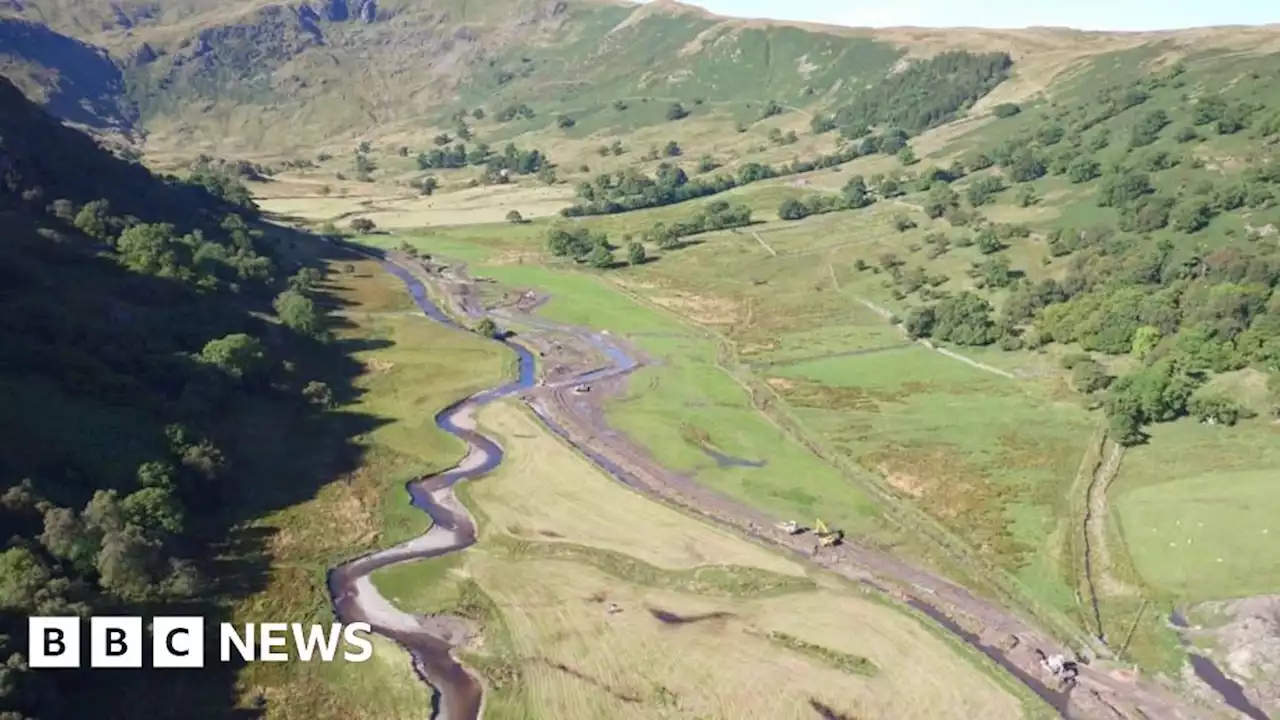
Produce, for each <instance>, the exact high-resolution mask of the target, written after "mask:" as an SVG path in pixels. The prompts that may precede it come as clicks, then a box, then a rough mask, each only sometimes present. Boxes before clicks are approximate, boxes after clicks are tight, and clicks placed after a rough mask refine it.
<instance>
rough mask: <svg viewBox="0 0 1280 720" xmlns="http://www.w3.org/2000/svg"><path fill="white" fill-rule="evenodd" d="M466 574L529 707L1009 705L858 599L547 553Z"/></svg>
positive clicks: (773, 709) (991, 710) (606, 712)
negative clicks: (684, 585)
mask: <svg viewBox="0 0 1280 720" xmlns="http://www.w3.org/2000/svg"><path fill="white" fill-rule="evenodd" d="M471 571H472V573H473V575H474V577H475V579H476V580H477V581H478V582H479V583H480V584H481V585H482V586H483V587H485V588H486V590H487V591H488V592H489V594H490V595H491V596H492V597H493V599H494V601H495V603H496V605H497V606H498V608H499V609H500V610H501V611H502V613H503V616H504V619H505V625H506V627H507V629H508V630H509V632H510V634H511V636H512V640H513V654H514V655H515V656H516V658H518V662H520V663H521V664H522V665H523V667H524V674H525V677H526V678H527V683H528V691H527V694H528V702H529V705H530V710H531V711H532V713H533V714H534V715H535V716H538V717H557V718H567V719H571V718H573V719H576V718H583V719H586V718H600V717H608V718H636V719H637V720H639V719H641V718H643V719H645V720H648V719H649V718H653V717H660V716H665V715H667V714H669V713H673V712H674V713H678V714H679V715H681V716H691V717H700V716H701V717H735V718H762V719H763V718H768V719H769V720H775V719H783V718H797V720H798V719H800V718H804V719H806V720H807V719H808V718H812V717H813V710H812V706H811V702H812V701H817V702H819V703H821V704H823V705H827V706H829V707H832V708H834V709H837V710H838V711H840V712H842V713H846V714H848V715H849V716H852V717H858V718H866V719H868V720H870V719H872V718H884V719H885V720H888V719H890V718H892V719H893V720H911V719H913V718H936V717H942V716H954V717H982V718H1015V717H1021V715H1022V712H1021V707H1020V705H1019V703H1018V701H1017V700H1016V699H1015V698H1013V697H1012V696H1011V695H1009V694H1007V693H1005V692H1004V691H1003V690H1001V689H1000V688H999V687H998V686H997V685H996V684H995V682H994V681H993V680H991V679H990V678H988V677H986V676H984V675H983V674H982V673H981V671H979V670H977V669H976V668H974V667H973V666H971V665H969V664H968V663H967V662H966V661H965V660H964V659H963V658H961V657H960V656H959V655H957V654H956V653H955V652H954V650H953V649H952V648H951V647H949V646H948V645H947V644H946V643H945V642H944V641H942V640H940V639H938V638H937V637H935V636H933V635H931V634H930V633H928V632H927V631H926V630H924V629H923V628H922V627H921V626H920V625H919V624H918V623H917V622H916V621H914V620H912V619H910V618H908V617H907V616H904V615H901V614H899V613H898V612H896V611H895V610H892V609H890V608H887V607H883V606H881V605H878V604H875V603H872V602H869V601H866V600H862V599H859V598H854V597H845V596H840V595H837V594H834V593H830V592H826V591H817V592H811V593H804V594H788V595H786V596H783V597H779V598H772V599H763V600H760V599H757V600H731V599H711V598H704V597H699V596H696V595H691V594H688V593H683V592H677V591H671V590H657V589H651V588H646V587H642V586H637V585H632V584H629V583H625V582H620V581H619V580H617V579H616V578H613V577H610V576H608V575H605V574H602V573H599V572H597V571H594V570H591V569H587V568H583V567H581V566H578V565H574V564H571V563H565V562H556V561H536V562H529V561H525V562H521V563H510V562H502V561H500V560H497V559H495V558H491V557H483V558H477V560H476V561H475V562H473V563H471ZM609 604H615V605H616V606H617V607H618V608H620V609H621V611H620V612H616V613H610V612H608V611H607V609H606V608H607V607H608V605H609ZM655 611H657V612H656V613H655ZM657 614H661V615H662V616H663V617H666V618H668V619H667V620H666V621H664V620H663V619H661V618H660V617H658V616H656V615H657ZM671 617H679V618H685V619H686V620H683V621H678V622H674V623H673V622H671V620H670V619H669V618H671ZM698 618H706V619H705V620H702V621H698V620H697V619H698ZM770 633H780V634H782V635H785V636H788V637H791V638H795V639H796V640H797V641H798V642H800V643H804V647H806V648H822V649H825V650H827V651H828V653H826V654H827V655H829V656H835V657H857V658H865V660H866V661H867V663H868V666H869V667H874V668H875V670H874V672H873V673H872V676H871V677H867V676H866V675H863V674H857V673H852V672H844V671H841V670H838V669H836V668H835V667H833V666H832V665H831V664H830V663H829V662H828V661H826V660H824V659H823V658H820V657H817V656H816V655H817V653H815V652H799V651H796V650H793V649H790V648H783V647H779V645H778V644H777V643H776V642H773V641H771V640H770V639H769V637H768V635H769V634H770Z"/></svg>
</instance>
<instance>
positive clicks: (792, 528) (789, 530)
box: [774, 520, 804, 535]
mask: <svg viewBox="0 0 1280 720" xmlns="http://www.w3.org/2000/svg"><path fill="white" fill-rule="evenodd" d="M774 527H776V528H778V529H779V530H781V531H783V532H785V533H786V534H788V535H799V534H800V533H802V532H804V528H802V527H800V523H798V522H796V521H795V520H787V521H785V522H780V523H776V524H774Z"/></svg>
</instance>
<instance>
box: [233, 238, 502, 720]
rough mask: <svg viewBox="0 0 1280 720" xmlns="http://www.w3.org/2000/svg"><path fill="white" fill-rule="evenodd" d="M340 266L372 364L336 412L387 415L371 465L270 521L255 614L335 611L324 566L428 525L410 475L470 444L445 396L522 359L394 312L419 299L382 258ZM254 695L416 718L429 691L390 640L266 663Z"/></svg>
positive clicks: (335, 711)
mask: <svg viewBox="0 0 1280 720" xmlns="http://www.w3.org/2000/svg"><path fill="white" fill-rule="evenodd" d="M347 264H348V263H345V262H334V263H332V265H331V272H332V274H331V276H330V277H331V280H330V282H329V283H328V284H327V288H326V289H327V291H328V294H329V295H330V296H331V297H332V298H333V300H334V301H335V304H336V305H339V306H341V307H342V308H343V311H344V313H343V315H342V316H341V319H340V320H339V324H340V325H341V327H340V328H339V329H338V333H337V334H338V338H339V342H347V343H353V344H355V343H361V344H363V345H364V346H365V347H366V348H367V349H364V350H358V351H356V353H355V357H356V358H358V359H359V360H360V361H361V362H362V363H363V364H364V365H365V368H366V372H365V375H364V377H363V378H362V379H361V381H360V383H359V387H360V391H361V394H360V396H359V397H358V398H356V399H354V400H352V401H350V402H349V403H347V404H345V405H343V406H341V407H339V408H338V409H337V410H335V412H344V411H345V412H353V413H354V412H361V413H368V414H370V415H372V416H374V417H377V418H379V419H380V420H381V424H379V425H378V426H377V427H376V429H374V430H372V431H371V432H369V433H368V434H367V435H366V436H364V437H363V438H361V444H362V445H363V447H364V449H365V454H364V458H365V461H364V463H363V465H362V466H361V467H360V468H358V469H357V470H355V471H354V472H352V473H351V474H350V475H349V476H348V477H346V478H345V479H344V481H343V482H334V483H330V484H328V485H326V486H324V488H323V489H322V490H321V491H320V492H319V493H318V494H317V495H316V497H315V498H314V499H312V500H310V501H308V502H304V503H301V504H299V505H296V506H293V507H290V508H288V509H287V510H284V511H281V512H279V513H277V514H275V515H273V516H271V517H268V518H266V519H265V520H263V522H262V529H263V530H264V531H274V535H273V537H272V541H271V545H270V556H271V560H272V570H271V575H270V580H269V582H268V583H267V586H266V588H265V589H264V590H263V591H262V592H261V593H259V594H258V595H256V596H253V597H250V598H248V599H247V600H246V601H245V602H244V603H243V604H242V605H241V606H239V607H237V608H236V616H237V617H244V618H263V617H271V618H289V619H291V620H294V621H307V620H311V619H314V620H316V621H321V622H324V621H327V619H328V618H329V617H331V610H330V607H329V600H328V594H327V590H326V588H325V571H326V570H327V568H328V567H330V566H332V565H334V564H336V563H337V562H340V561H341V560H343V559H344V558H347V557H350V556H352V555H355V554H358V553H359V552H361V551H362V550H365V549H372V548H375V547H381V546H385V545H389V544H392V543H395V542H397V541H399V540H403V539H405V538H408V537H411V536H413V535H416V534H419V533H421V532H423V531H424V530H426V528H427V523H428V522H429V520H428V519H427V517H426V516H425V515H423V514H422V513H421V512H419V511H417V510H413V509H412V508H410V506H409V505H408V502H407V500H406V497H405V494H404V483H405V481H407V480H409V479H410V478H412V477H415V476H417V475H420V474H422V473H426V472H431V471H435V470H440V469H442V468H445V467H448V466H449V465H451V464H453V463H454V462H455V461H456V460H457V459H458V457H459V456H460V455H461V454H462V453H463V452H464V447H463V446H462V445H461V444H460V443H458V441H456V440H455V439H454V438H452V437H451V436H449V435H447V434H446V433H443V432H441V431H439V430H438V429H436V427H435V425H434V423H433V422H432V418H433V417H434V415H435V413H436V412H437V411H438V410H439V409H441V408H443V407H444V406H445V405H447V404H449V403H450V402H452V401H454V400H456V399H457V398H460V397H463V396H465V395H467V394H469V393H471V392H473V391H475V390H477V389H480V388H483V387H487V386H489V385H493V384H496V383H498V382H500V381H501V380H502V378H503V377H505V376H506V374H507V372H508V369H509V368H508V363H509V362H511V359H510V358H509V357H508V356H507V354H506V353H504V352H503V351H502V350H501V348H500V347H498V346H496V345H493V344H490V343H485V342H484V341H482V340H479V339H478V338H476V337H474V336H472V335H470V334H467V333H463V332H459V331H454V330H449V329H446V328H443V327H441V326H439V325H437V324H435V323H431V322H429V321H427V320H426V319H420V318H417V317H408V316H403V315H387V314H385V313H397V312H401V311H403V310H405V309H407V308H409V307H410V306H411V303H410V301H409V299H408V295H407V293H406V292H405V291H404V288H403V286H402V285H401V284H400V283H399V281H398V280H396V279H395V278H393V277H391V276H390V275H388V274H386V273H385V272H383V271H382V270H381V269H380V268H379V267H378V265H377V264H376V263H374V262H372V261H367V260H362V261H353V262H351V263H350V264H351V265H352V266H353V269H354V272H345V269H344V266H345V265H347ZM240 684H241V686H242V688H243V690H244V692H245V694H246V697H250V698H251V697H252V696H253V695H255V694H258V693H261V694H262V695H263V697H265V698H266V700H267V703H268V706H269V707H270V708H271V711H272V716H273V717H280V718H314V717H338V716H342V717H350V718H370V719H373V718H377V719H378V720H382V719H383V718H417V717H422V714H423V712H425V710H424V708H426V707H427V706H428V704H429V702H430V692H429V691H428V690H427V688H425V687H424V686H422V685H421V684H420V683H419V682H418V681H417V679H416V677H415V676H414V675H413V670H412V667H411V664H410V662H409V657H408V655H407V654H406V653H404V652H403V651H401V650H400V649H399V648H397V647H396V646H395V645H393V644H391V643H388V642H382V641H379V642H378V643H377V645H376V648H375V653H374V660H373V661H372V662H369V663H363V664H357V665H351V664H347V663H342V662H337V663H333V664H325V663H312V664H299V663H285V664H275V663H259V664H253V665H250V666H248V667H247V668H246V669H245V670H244V671H243V672H242V673H241V675H240Z"/></svg>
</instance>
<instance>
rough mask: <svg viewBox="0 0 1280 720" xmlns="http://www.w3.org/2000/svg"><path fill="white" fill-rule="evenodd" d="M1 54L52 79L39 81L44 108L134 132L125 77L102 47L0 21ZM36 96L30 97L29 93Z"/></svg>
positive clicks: (84, 121)
mask: <svg viewBox="0 0 1280 720" xmlns="http://www.w3.org/2000/svg"><path fill="white" fill-rule="evenodd" d="M0 56H8V57H9V58H10V61H11V62H19V63H21V64H22V65H24V66H26V67H28V68H32V69H35V70H36V72H34V73H31V75H35V76H40V77H45V78H56V81H55V82H51V83H42V84H44V85H45V87H44V88H43V90H44V92H43V98H42V101H43V103H44V106H45V109H46V110H48V111H49V112H50V113H52V114H53V115H56V116H58V117H59V118H61V119H63V120H66V121H67V122H71V123H74V124H76V125H81V126H84V127H87V128H91V129H93V130H99V131H110V132H123V133H126V134H129V133H132V132H133V131H134V129H135V127H134V126H135V123H136V121H137V119H138V113H137V109H136V107H134V104H133V102H132V101H130V100H129V97H128V94H127V92H126V89H125V83H124V75H123V73H122V72H121V69H120V67H118V66H117V65H116V64H115V63H114V62H113V61H112V60H111V58H110V57H109V56H108V55H107V52H106V51H105V50H103V49H102V48H99V47H96V46H94V45H90V44H88V43H85V42H81V41H79V40H76V39H74V38H70V37H67V36H66V35H62V34H60V33H57V32H54V31H53V30H50V29H49V28H48V27H45V26H44V25H40V24H38V23H31V22H26V21H23V20H15V19H0ZM33 96H34V95H33Z"/></svg>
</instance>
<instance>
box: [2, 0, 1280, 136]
mask: <svg viewBox="0 0 1280 720" xmlns="http://www.w3.org/2000/svg"><path fill="white" fill-rule="evenodd" d="M15 8H16V9H15ZM33 22H34V23H37V25H34V26H33V25H30V23H33ZM18 24H21V25H18ZM19 26H21V27H25V28H27V29H28V30H27V32H28V34H30V33H32V32H34V30H31V28H34V27H41V26H43V28H44V30H43V32H44V33H45V34H46V35H47V38H46V40H45V41H44V42H43V43H37V44H35V45H34V46H32V45H31V44H30V43H28V46H22V45H21V44H18V43H14V42H6V41H5V35H4V34H0V57H7V61H6V62H3V63H0V65H2V66H3V67H4V74H6V75H8V76H9V77H10V78H12V79H15V81H17V82H18V83H19V84H20V85H21V86H23V87H24V89H25V90H27V94H28V95H29V96H33V97H36V99H38V100H40V101H42V102H44V103H45V104H46V107H48V108H49V109H50V110H51V111H52V112H54V113H55V114H57V115H59V116H60V117H63V118H64V119H66V120H68V121H72V122H76V123H78V124H81V125H83V126H87V127H90V128H93V129H95V130H99V131H102V130H108V129H113V130H123V131H125V132H130V131H138V132H145V133H146V134H147V135H149V140H148V145H149V147H152V148H159V149H173V148H189V147H193V146H195V145H200V146H203V149H204V150H209V151H216V152H241V153H257V154H262V153H264V152H267V151H279V152H284V153H286V154H288V153H296V152H298V151H301V150H303V149H305V148H309V147H311V148H314V147H317V146H320V145H323V144H325V143H326V142H331V141H334V140H337V139H339V138H343V137H347V138H350V137H353V136H355V135H362V134H365V133H366V131H367V129H368V128H371V127H372V128H388V127H400V126H403V127H404V128H412V127H415V126H416V127H419V128H422V130H421V132H422V134H423V135H424V136H426V135H427V134H430V133H432V132H435V131H438V130H440V129H443V128H447V127H449V126H451V124H452V122H451V121H450V120H448V119H447V118H448V117H449V116H450V115H451V114H452V112H453V111H456V110H457V109H459V108H462V107H470V108H474V107H476V106H483V107H487V108H489V109H490V111H492V110H493V109H495V108H496V107H499V106H501V105H502V104H504V103H517V104H518V103H536V104H539V105H541V108H539V110H541V111H542V112H540V113H539V114H540V115H541V116H542V117H543V118H544V120H545V121H546V122H550V118H551V117H553V116H554V114H555V113H557V112H565V111H574V112H584V111H585V112H597V111H598V109H599V108H602V107H604V106H606V105H607V104H608V103H611V102H614V101H618V100H625V99H627V98H641V99H645V98H653V99H663V100H664V101H671V100H674V101H679V102H683V103H685V104H691V103H694V102H697V101H702V100H708V101H712V102H714V103H720V104H722V105H723V104H728V105H730V106H732V107H728V108H725V109H726V111H727V112H726V113H725V116H726V117H725V119H726V120H727V119H728V115H733V114H736V115H737V116H739V117H738V119H739V120H741V119H742V117H745V116H747V115H749V114H750V113H751V112H754V111H755V110H752V109H751V108H752V107H754V108H759V107H761V106H763V104H765V103H767V102H769V101H777V102H782V103H784V104H786V105H787V106H790V107H795V108H799V109H803V110H805V111H806V112H808V113H809V114H810V115H813V114H815V113H822V112H829V111H831V110H832V108H835V107H838V106H839V105H840V104H842V103H844V102H847V101H849V100H850V99H851V98H852V97H854V96H855V95H856V94H858V92H860V89H861V88H862V87H863V86H865V85H867V84H868V83H870V82H873V81H874V79H875V78H876V77H883V76H884V75H888V74H892V73H893V72H896V71H899V70H901V69H902V68H903V67H905V65H904V64H903V63H908V62H910V61H913V60H918V59H925V58H929V57H932V56H935V55H937V54H939V53H942V52H971V53H973V52H987V51H992V50H995V51H1001V52H1006V53H1007V54H1008V55H1009V56H1010V57H1011V58H1012V59H1013V60H1014V62H1015V64H1016V66H1015V68H1014V70H1013V73H1012V75H1011V77H1010V78H1009V80H1007V81H1006V82H1005V83H1004V84H1002V85H1001V87H998V88H996V90H995V92H993V93H992V98H993V99H992V100H991V101H985V100H980V103H981V104H980V105H979V107H980V108H981V107H987V106H989V105H991V104H993V103H994V102H1008V101H1021V100H1024V99H1026V98H1029V97H1032V96H1035V95H1037V94H1044V93H1045V92H1046V91H1048V90H1049V88H1050V87H1051V86H1054V85H1055V84H1057V83H1059V82H1060V81H1061V80H1062V79H1063V78H1064V77H1067V76H1068V75H1070V73H1071V72H1072V71H1073V70H1075V69H1078V68H1080V67H1083V66H1085V65H1087V64H1089V63H1090V62H1094V61H1095V60H1097V59H1098V58H1101V57H1103V56H1107V55H1111V54H1114V53H1123V52H1129V51H1136V50H1139V49H1144V50H1145V49H1150V50H1152V52H1151V53H1149V54H1150V55H1152V56H1153V57H1152V58H1148V60H1147V61H1150V62H1165V61H1167V60H1169V59H1172V58H1175V57H1188V56H1194V55H1197V54H1200V53H1204V52H1210V51H1227V52H1250V53H1261V52H1267V51H1271V50H1280V26H1262V27H1250V28H1243V29H1241V28H1201V29H1195V30H1185V31H1158V32H1141V33H1104V32H1096V31H1082V30H1074V29H1064V28H1026V29H1022V30H1005V29H973V28H955V29H932V28H909V27H907V28H877V29H872V28H857V27H844V26H838V25H822V24H816V23H803V22H791V21H777V20H760V19H751V18H732V17H725V16H721V15H717V14H715V13H711V12H709V11H706V10H703V9H702V8H699V7H697V6H693V5H687V4H684V3H679V2H671V1H668V0H661V1H660V2H654V3H625V2H614V1H613V0H509V1H508V2H504V3H500V4H489V5H484V6H475V5H474V4H469V3H467V2H465V1H464V0H429V1H427V2H416V3H410V2H405V1H403V0H400V1H397V0H384V1H383V2H378V1H377V0H326V1H325V2H319V3H313V2H301V3H280V2H271V1H269V0H245V1H244V2H237V3H232V4H229V5H228V4H217V3H210V2H207V0H186V2H183V3H177V4H173V5H169V6H166V7H165V8H159V6H157V5H155V4H154V3H146V2H140V1H138V0H130V1H129V2H123V3H106V2H93V3H70V2H67V1H66V0H38V1H37V2H11V3H10V4H9V5H8V9H7V10H0V33H4V32H5V28H6V27H7V28H10V30H9V35H10V36H13V35H15V34H17V32H16V31H15V30H13V28H15V27H19ZM59 44H61V45H66V46H71V45H72V44H74V45H76V46H77V47H82V48H86V49H88V50H89V52H91V53H93V54H95V55H96V56H98V57H100V58H101V57H104V53H105V57H106V58H109V59H110V64H111V65H113V66H114V68H115V70H114V71H108V70H107V69H106V67H107V66H106V63H104V62H100V63H99V64H100V65H101V66H102V67H100V68H98V71H97V77H100V78H103V79H102V80H101V81H100V82H97V83H96V84H94V83H87V82H72V83H70V85H72V86H74V87H76V88H78V91H77V92H76V93H68V92H66V91H62V90H60V89H59V86H58V84H57V83H56V82H53V81H51V80H49V78H69V79H76V78H87V77H91V76H93V75H92V74H91V73H86V72H85V71H84V70H83V69H80V70H77V69H76V68H75V67H67V66H66V65H67V63H65V62H63V61H61V60H60V59H58V57H57V56H56V55H57V54H56V53H52V52H49V51H48V48H51V47H54V46H57V45H59ZM640 68H643V70H639V69H640ZM108 75H110V76H112V78H111V80H110V81H108V80H107V79H106V78H107V76H108ZM86 85H89V86H88V87H85V86H86ZM42 95H43V97H42ZM68 95H74V97H72V100H74V102H69V101H66V100H64V101H62V102H61V103H59V102H58V100H59V98H61V97H64V96H68ZM86 103H87V104H88V106H89V108H92V109H89V108H86ZM86 114H87V116H86ZM654 121H660V118H658V119H655V120H654ZM725 124H727V123H725V122H721V125H722V126H723V125H725ZM525 125H527V126H529V128H530V129H532V128H534V127H535V126H540V125H539V123H537V122H530V123H525ZM424 126H425V127H424Z"/></svg>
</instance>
